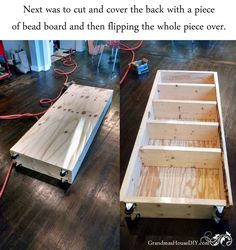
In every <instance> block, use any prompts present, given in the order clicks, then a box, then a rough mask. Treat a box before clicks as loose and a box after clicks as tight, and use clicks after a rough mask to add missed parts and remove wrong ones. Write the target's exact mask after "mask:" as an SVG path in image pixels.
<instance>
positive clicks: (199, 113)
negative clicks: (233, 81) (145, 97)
mask: <svg viewBox="0 0 236 250" xmlns="http://www.w3.org/2000/svg"><path fill="white" fill-rule="evenodd" d="M153 109H154V116H155V118H156V119H177V120H197V121H217V110H216V101H186V100H157V99H155V100H154V101H153Z"/></svg>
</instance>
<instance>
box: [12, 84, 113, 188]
mask: <svg viewBox="0 0 236 250" xmlns="http://www.w3.org/2000/svg"><path fill="white" fill-rule="evenodd" d="M112 93H113V90H109V89H102V88H95V87H88V86H82V85H76V84H72V86H71V87H69V89H68V90H67V91H66V92H65V93H64V94H63V95H62V96H61V97H60V98H59V99H58V100H57V102H56V103H55V104H53V106H52V107H50V108H49V110H48V111H47V112H46V113H45V114H44V115H43V116H42V117H41V118H40V119H39V120H38V122H37V123H35V124H34V126H33V127H32V128H31V129H30V130H29V131H28V132H27V133H26V134H25V135H24V136H23V137H22V138H21V139H20V140H19V141H18V142H17V143H16V144H15V145H14V146H13V147H12V148H11V150H10V151H11V153H12V154H19V161H20V163H21V164H22V165H23V166H24V165H25V167H28V166H29V164H30V163H28V162H27V163H28V164H27V163H26V164H24V160H22V159H20V158H21V155H22V156H23V157H29V159H32V160H38V161H41V162H42V165H44V166H43V167H46V168H47V166H45V164H49V165H51V167H53V166H54V167H55V168H57V167H58V168H59V169H57V170H55V172H56V171H57V172H58V174H57V175H58V178H59V179H60V178H61V177H60V175H59V173H60V169H66V170H70V171H73V169H74V167H75V164H76V162H77V161H78V159H79V158H80V156H81V154H82V153H83V151H84V148H85V146H86V144H87V143H88V141H89V138H90V136H91V135H92V134H93V132H94V130H95V126H96V124H97V123H99V120H101V119H102V118H103V117H102V112H103V110H104V109H105V108H106V107H107V108H108V105H110V103H111V99H112ZM106 110H107V109H106ZM94 133H95V132H94ZM17 161H18V159H16V162H17ZM32 164H34V162H33V161H32ZM32 168H33V169H34V170H36V171H39V172H40V171H41V169H40V168H39V166H37V167H35V168H34V167H32ZM44 173H45V172H44ZM50 173H51V171H49V172H48V174H50ZM57 175H56V173H55V174H53V177H56V176H57ZM70 183H71V181H70Z"/></svg>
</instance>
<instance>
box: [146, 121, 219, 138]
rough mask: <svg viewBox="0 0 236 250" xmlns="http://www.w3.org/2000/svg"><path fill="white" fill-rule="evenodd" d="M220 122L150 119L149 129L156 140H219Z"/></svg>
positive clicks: (151, 136) (150, 135)
mask: <svg viewBox="0 0 236 250" xmlns="http://www.w3.org/2000/svg"><path fill="white" fill-rule="evenodd" d="M218 127H219V123H218V122H196V121H176V120H149V121H148V122H147V130H148V134H149V138H150V139H155V140H158V139H160V140H162V139H167V140H189V141H190V140H207V141H214V142H217V141H218V140H219V134H218Z"/></svg>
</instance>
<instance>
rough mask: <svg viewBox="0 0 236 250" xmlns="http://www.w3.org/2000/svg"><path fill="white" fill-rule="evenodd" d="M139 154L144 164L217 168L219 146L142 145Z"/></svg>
mask: <svg viewBox="0 0 236 250" xmlns="http://www.w3.org/2000/svg"><path fill="white" fill-rule="evenodd" d="M140 155H141V159H142V162H143V164H144V165H145V166H158V167H162V166H163V167H194V168H219V167H220V166H221V161H222V159H221V149H220V148H194V147H193V148H190V147H174V146H143V147H141V148H140Z"/></svg>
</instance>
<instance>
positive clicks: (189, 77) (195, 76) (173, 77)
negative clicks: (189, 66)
mask: <svg viewBox="0 0 236 250" xmlns="http://www.w3.org/2000/svg"><path fill="white" fill-rule="evenodd" d="M160 80H161V82H162V83H171V82H174V83H178V82H179V83H203V84H205V83H206V84H215V79H214V74H213V73H212V72H204V73H200V72H199V71H198V72H191V74H190V73H189V72H188V71H181V72H177V71H174V72H171V71H165V70H163V71H162V72H161V77H160Z"/></svg>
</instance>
